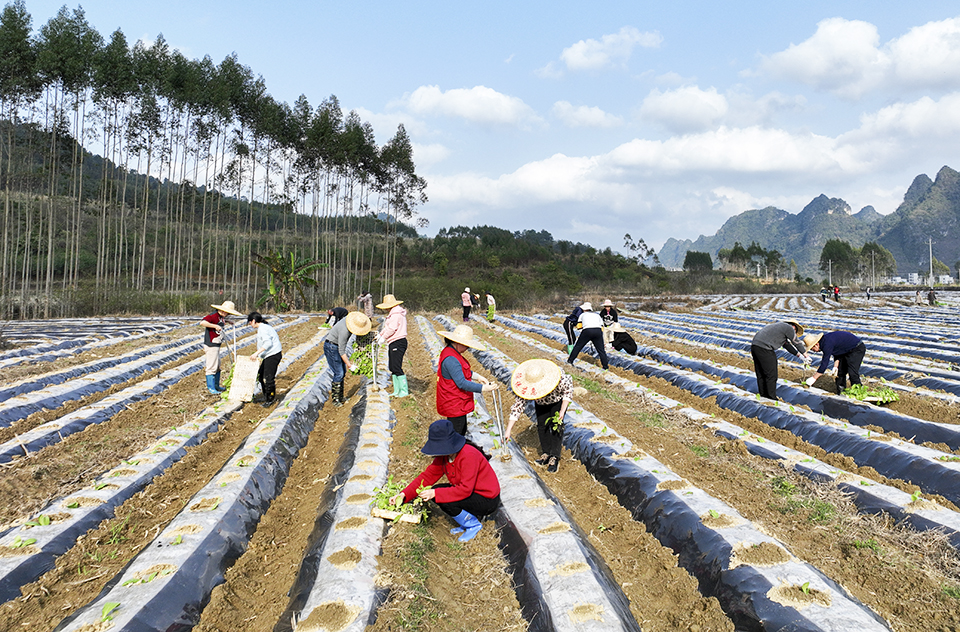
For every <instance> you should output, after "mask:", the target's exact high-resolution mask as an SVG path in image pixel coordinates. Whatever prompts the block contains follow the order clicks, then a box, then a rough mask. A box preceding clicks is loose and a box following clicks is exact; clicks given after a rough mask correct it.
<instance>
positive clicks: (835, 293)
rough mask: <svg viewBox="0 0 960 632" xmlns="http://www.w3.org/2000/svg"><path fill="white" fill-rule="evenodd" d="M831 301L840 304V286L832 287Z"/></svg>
mask: <svg viewBox="0 0 960 632" xmlns="http://www.w3.org/2000/svg"><path fill="white" fill-rule="evenodd" d="M833 300H835V301H836V302H838V303H839V302H840V286H839V285H834V286H833Z"/></svg>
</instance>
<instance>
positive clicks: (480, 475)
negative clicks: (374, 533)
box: [390, 419, 500, 542]
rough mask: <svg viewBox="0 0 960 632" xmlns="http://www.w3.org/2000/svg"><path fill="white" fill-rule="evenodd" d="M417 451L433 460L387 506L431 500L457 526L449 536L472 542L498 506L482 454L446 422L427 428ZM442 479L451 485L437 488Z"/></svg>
mask: <svg viewBox="0 0 960 632" xmlns="http://www.w3.org/2000/svg"><path fill="white" fill-rule="evenodd" d="M420 451H421V452H423V453H424V454H426V455H427V456H432V457H434V458H433V461H432V462H431V463H430V465H428V466H427V468H426V469H425V470H423V472H421V473H420V475H419V476H417V477H416V478H415V479H413V480H412V481H410V484H409V485H407V486H406V487H404V488H403V491H402V492H400V493H399V494H397V495H396V496H394V497H393V498H391V499H390V502H391V503H392V504H394V505H402V504H403V503H405V502H410V501H411V500H413V499H414V498H415V497H417V496H419V497H420V498H422V499H423V500H432V501H433V502H435V503H437V506H438V507H440V509H442V510H443V513H445V514H447V515H448V516H450V517H451V518H452V519H453V520H454V522H456V523H457V524H458V525H459V526H457V527H454V528H453V529H451V530H450V533H451V534H452V535H456V534H458V533H459V534H460V537H459V538H457V539H458V540H459V541H460V542H468V541H470V540H472V539H473V538H474V536H476V535H477V534H478V533H480V529H481V528H482V527H483V524H482V523H481V522H480V521H481V520H482V519H483V518H484V517H485V516H489V515H490V514H492V513H493V512H495V511H496V510H497V508H498V507H499V506H500V481H499V480H497V474H496V473H495V472H494V471H493V468H492V467H490V463H489V462H487V459H486V458H484V456H483V453H482V452H481V451H480V450H477V449H476V448H474V447H473V446H472V445H469V444H468V443H467V440H466V439H465V438H464V436H463V435H462V434H460V433H458V432H456V431H455V430H454V429H453V425H452V424H451V423H450V420H449V419H438V420H436V421H435V422H433V423H432V424H430V429H429V430H428V431H427V442H426V443H425V444H424V445H423V448H421V449H420ZM444 476H446V477H447V480H448V481H450V482H449V483H441V484H439V485H437V484H436V482H437V481H439V480H440V479H441V478H443V477H444Z"/></svg>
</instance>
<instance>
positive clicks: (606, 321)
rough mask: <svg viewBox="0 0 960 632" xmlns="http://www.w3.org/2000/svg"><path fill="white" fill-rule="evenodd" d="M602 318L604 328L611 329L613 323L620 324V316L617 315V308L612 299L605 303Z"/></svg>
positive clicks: (601, 311) (601, 312)
mask: <svg viewBox="0 0 960 632" xmlns="http://www.w3.org/2000/svg"><path fill="white" fill-rule="evenodd" d="M600 318H602V319H603V326H604V327H609V326H610V325H612V324H613V323H619V322H620V315H619V314H618V313H617V308H616V307H615V306H614V304H613V301H611V300H610V299H607V300H605V301H604V302H603V306H602V308H601V309H600Z"/></svg>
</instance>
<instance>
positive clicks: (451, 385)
mask: <svg viewBox="0 0 960 632" xmlns="http://www.w3.org/2000/svg"><path fill="white" fill-rule="evenodd" d="M437 334H438V335H439V336H440V337H442V338H444V339H446V341H447V346H445V347H444V348H443V351H441V352H440V363H439V364H440V366H439V367H438V368H437V413H438V414H440V415H443V416H444V417H446V418H447V419H449V420H450V423H452V424H453V429H454V430H456V431H457V432H458V433H460V434H462V435H466V434H467V415H469V414H470V413H472V412H473V408H474V404H473V394H474V393H480V392H489V391H495V390H497V385H496V384H491V383H490V380H488V379H487V378H485V377H483V376H482V375H477V381H476V382H474V381H473V380H472V378H473V371H471V369H470V363H469V362H467V360H466V358H464V357H463V354H464V352H465V351H466V350H467V349H483V345H482V344H481V343H480V341H479V340H478V339H477V337H476V336H474V335H473V329H472V328H471V327H470V326H469V325H457V328H456V329H454V330H453V331H438V332H437Z"/></svg>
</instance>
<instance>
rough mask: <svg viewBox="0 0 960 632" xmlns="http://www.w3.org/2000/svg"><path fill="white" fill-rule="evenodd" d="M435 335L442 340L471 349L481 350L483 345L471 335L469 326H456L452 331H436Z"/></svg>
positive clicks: (471, 330) (471, 331) (471, 329)
mask: <svg viewBox="0 0 960 632" xmlns="http://www.w3.org/2000/svg"><path fill="white" fill-rule="evenodd" d="M437 334H438V335H439V336H441V337H442V338H446V339H447V340H451V341H453V342H459V343H460V344H462V345H466V346H468V347H470V348H471V349H483V344H482V343H481V342H480V341H479V340H478V339H477V337H476V336H474V335H473V327H471V326H470V325H457V328H456V329H454V330H453V331H438V332H437Z"/></svg>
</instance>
